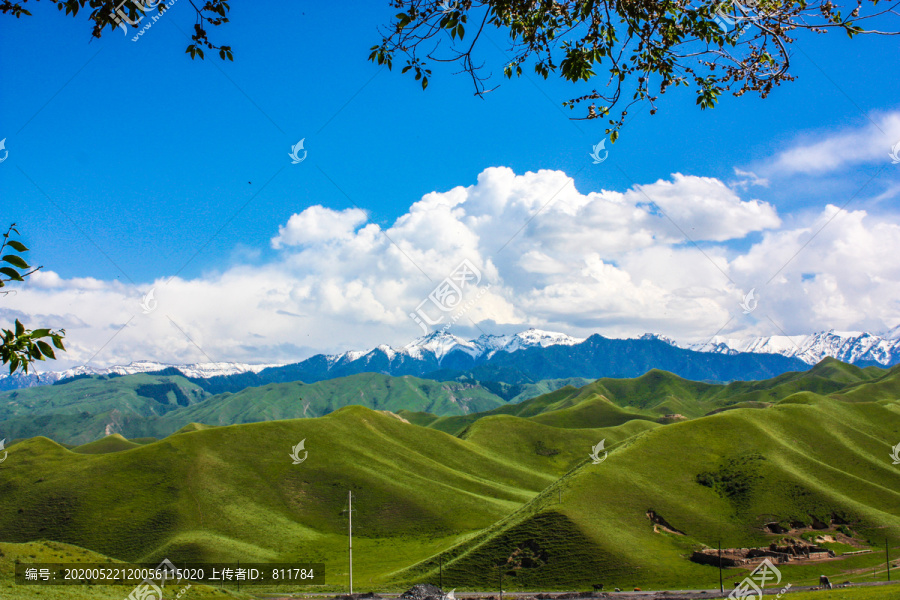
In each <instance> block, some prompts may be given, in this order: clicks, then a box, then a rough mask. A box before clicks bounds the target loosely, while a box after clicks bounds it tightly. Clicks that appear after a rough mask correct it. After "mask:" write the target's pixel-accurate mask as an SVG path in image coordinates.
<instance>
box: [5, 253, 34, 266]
mask: <svg viewBox="0 0 900 600" xmlns="http://www.w3.org/2000/svg"><path fill="white" fill-rule="evenodd" d="M0 260H5V261H6V262H8V263H9V264H11V265H13V266H15V267H19V268H20V269H27V268H28V263H27V262H25V261H24V260H22V257H20V256H16V255H15V254H7V255H6V256H4V257H3V258H2V259H0Z"/></svg>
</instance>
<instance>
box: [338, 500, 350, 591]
mask: <svg viewBox="0 0 900 600" xmlns="http://www.w3.org/2000/svg"><path fill="white" fill-rule="evenodd" d="M341 512H346V513H347V517H348V518H349V529H348V535H347V553H348V555H349V557H350V593H351V594H353V491H352V490H351V491H348V492H347V510H346V511H341Z"/></svg>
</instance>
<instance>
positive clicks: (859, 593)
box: [763, 585, 900, 600]
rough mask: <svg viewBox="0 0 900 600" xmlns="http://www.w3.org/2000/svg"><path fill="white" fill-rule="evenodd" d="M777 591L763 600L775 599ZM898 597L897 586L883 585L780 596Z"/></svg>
mask: <svg viewBox="0 0 900 600" xmlns="http://www.w3.org/2000/svg"><path fill="white" fill-rule="evenodd" d="M777 595H778V593H777V592H776V593H774V594H771V593H770V594H766V595H765V596H764V597H763V598H764V600H775V597H776V596H777ZM897 597H900V589H898V586H896V585H892V586H884V587H881V586H879V587H849V588H842V589H834V590H816V591H812V592H796V593H795V592H792V591H789V592H788V593H787V594H785V595H783V596H781V598H783V599H790V600H893V599H894V598H897Z"/></svg>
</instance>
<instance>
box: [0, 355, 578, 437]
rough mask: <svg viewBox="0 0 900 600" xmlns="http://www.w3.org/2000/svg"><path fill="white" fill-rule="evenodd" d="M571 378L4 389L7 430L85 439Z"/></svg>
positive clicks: (470, 402)
mask: <svg viewBox="0 0 900 600" xmlns="http://www.w3.org/2000/svg"><path fill="white" fill-rule="evenodd" d="M169 371H173V370H172V369H170V370H169ZM167 372H168V371H167ZM568 381H570V380H553V381H541V382H538V383H535V384H527V385H507V384H498V383H490V384H487V385H481V384H479V383H477V382H474V383H473V382H460V381H446V382H438V381H432V380H428V379H420V378H418V377H412V376H403V377H391V376H388V375H382V374H379V373H362V374H358V375H351V376H349V377H342V378H339V379H331V380H327V381H320V382H317V383H313V384H304V383H302V382H299V381H297V382H289V383H273V384H268V385H264V386H261V387H251V388H247V389H245V390H243V391H240V392H237V393H222V394H217V395H215V396H210V395H209V394H208V393H207V392H206V391H205V390H204V389H203V388H202V387H200V386H199V385H198V384H195V383H192V382H191V381H189V380H188V379H186V378H184V377H182V376H179V375H160V374H147V373H142V374H137V375H125V376H121V377H119V376H113V377H106V376H103V377H100V376H92V377H82V378H79V379H74V380H69V381H68V382H66V383H63V384H59V385H53V386H42V387H36V388H29V389H25V390H16V391H12V392H5V393H0V433H2V435H3V436H5V437H7V438H8V439H20V438H27V437H34V436H37V435H43V436H46V437H50V438H52V439H54V440H56V441H58V442H61V443H68V444H75V445H78V444H84V443H87V442H91V441H95V440H99V439H100V438H102V437H103V436H105V435H108V434H110V433H114V432H117V433H121V434H123V435H125V436H127V437H129V438H134V437H164V436H166V435H169V434H171V433H173V432H175V431H177V430H179V429H180V428H181V427H183V426H184V425H186V424H188V423H191V422H197V423H206V424H209V425H232V424H238V423H254V422H259V421H271V420H279V419H296V418H303V417H317V416H323V415H325V414H328V413H330V412H333V411H334V410H337V409H338V408H341V407H344V406H349V405H360V406H367V407H369V408H372V409H375V410H388V411H391V412H397V411H399V410H411V411H416V412H427V413H429V414H435V415H466V414H471V413H475V412H483V411H488V410H491V409H493V408H496V407H499V406H502V405H504V404H505V403H506V402H507V401H513V402H516V401H520V400H522V399H524V398H531V397H533V396H537V395H539V394H542V393H545V392H547V391H549V390H555V389H557V388H558V387H561V386H563V385H565V384H566V383H567V382H568ZM571 381H575V382H577V383H579V384H583V383H586V380H581V379H575V380H571ZM201 383H202V382H201Z"/></svg>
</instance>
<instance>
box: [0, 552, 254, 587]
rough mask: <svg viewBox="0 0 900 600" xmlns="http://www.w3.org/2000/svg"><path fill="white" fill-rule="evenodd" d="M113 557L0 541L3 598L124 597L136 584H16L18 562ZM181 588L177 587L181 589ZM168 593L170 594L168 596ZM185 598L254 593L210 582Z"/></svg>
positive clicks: (93, 560) (86, 560)
mask: <svg viewBox="0 0 900 600" xmlns="http://www.w3.org/2000/svg"><path fill="white" fill-rule="evenodd" d="M109 560H110V559H109V558H107V557H106V556H103V555H101V554H97V553H96V552H91V551H89V550H85V549H83V548H79V547H77V546H72V545H71V544H61V543H58V542H30V543H27V544H8V543H2V542H0V598H10V599H13V598H15V600H32V599H37V598H40V599H41V600H122V598H125V597H126V596H127V595H128V594H129V593H131V590H132V589H133V587H131V586H127V585H52V586H38V585H17V584H16V582H15V577H14V575H15V568H16V567H15V565H16V563H17V562H20V563H41V562H43V563H104V562H107V561H109ZM181 589H182V588H177V589H175V592H176V593H177V592H179V591H180V590H181ZM168 597H169V596H167V598H168ZM184 597H185V598H190V599H195V600H249V599H251V598H252V596H249V595H247V594H242V593H236V592H234V591H231V590H223V589H220V588H213V587H210V586H208V585H192V586H191V588H190V589H189V590H188V591H187V592H186V593H185V595H184Z"/></svg>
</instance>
